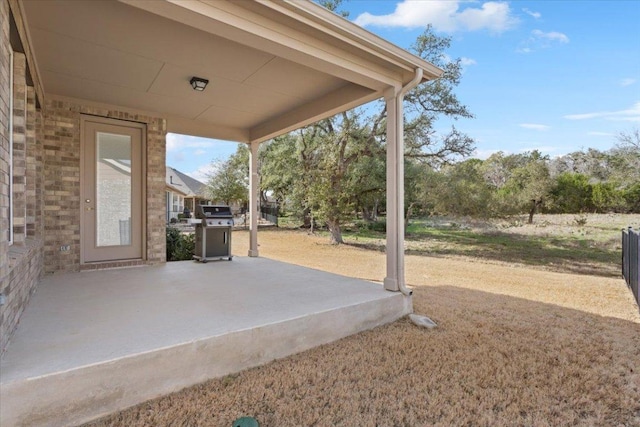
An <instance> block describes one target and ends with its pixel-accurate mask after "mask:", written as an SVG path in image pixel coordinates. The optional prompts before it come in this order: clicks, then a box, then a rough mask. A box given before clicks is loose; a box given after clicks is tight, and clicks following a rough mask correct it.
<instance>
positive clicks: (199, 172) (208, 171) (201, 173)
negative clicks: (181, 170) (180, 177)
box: [186, 162, 216, 183]
mask: <svg viewBox="0 0 640 427" xmlns="http://www.w3.org/2000/svg"><path fill="white" fill-rule="evenodd" d="M215 171H216V164H215V162H212V163H209V164H207V165H204V166H200V167H199V168H198V169H196V170H194V171H192V172H186V174H187V175H189V176H190V177H191V178H193V179H197V180H198V181H200V182H205V183H206V182H207V181H208V180H209V176H211V175H212V174H213V173H214V172H215Z"/></svg>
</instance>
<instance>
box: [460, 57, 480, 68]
mask: <svg viewBox="0 0 640 427" xmlns="http://www.w3.org/2000/svg"><path fill="white" fill-rule="evenodd" d="M460 64H462V65H463V66H465V67H468V66H469V65H476V64H477V62H476V60H475V59H471V58H466V57H464V56H463V57H461V58H460Z"/></svg>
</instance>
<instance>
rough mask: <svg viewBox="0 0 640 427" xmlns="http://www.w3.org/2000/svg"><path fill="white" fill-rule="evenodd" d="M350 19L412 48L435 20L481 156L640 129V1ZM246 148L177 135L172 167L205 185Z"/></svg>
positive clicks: (388, 4) (574, 144) (401, 6)
mask: <svg viewBox="0 0 640 427" xmlns="http://www.w3.org/2000/svg"><path fill="white" fill-rule="evenodd" d="M342 9H344V10H348V11H349V14H350V15H349V19H351V20H352V21H355V22H356V23H358V24H359V25H361V26H363V27H364V28H366V29H367V30H369V31H371V32H373V33H375V34H377V35H379V36H382V37H384V38H385V39H387V40H389V41H391V42H393V43H395V44H397V45H398V46H400V47H403V48H409V47H410V46H411V45H412V43H413V42H414V41H415V39H416V38H417V36H418V35H420V34H421V33H422V32H423V31H424V28H425V27H426V25H427V24H429V23H431V24H432V25H433V27H434V29H435V30H436V32H437V33H438V34H440V35H445V36H449V37H451V38H452V42H451V48H450V49H449V50H448V52H447V54H448V55H449V56H450V57H451V58H462V59H463V63H464V64H465V66H464V75H463V77H462V82H461V84H460V86H458V89H457V91H456V93H457V95H458V98H459V99H460V100H461V102H463V103H464V104H466V105H467V106H468V107H469V109H470V110H471V112H472V113H473V114H474V115H475V116H476V117H475V118H474V119H464V120H459V121H457V122H455V125H456V126H457V127H458V128H459V129H460V130H462V131H464V132H466V133H467V134H469V135H470V136H471V137H472V138H474V139H475V140H476V146H477V151H476V156H477V157H480V158H486V157H487V156H489V155H490V154H491V153H493V152H496V151H504V152H508V153H518V152H523V151H530V150H533V149H538V150H540V151H542V152H543V154H548V155H550V156H552V157H554V156H558V155H562V154H566V153H569V152H572V151H576V150H581V149H586V148H597V149H599V150H607V149H609V148H611V147H612V146H613V145H615V143H616V139H615V135H616V134H617V133H619V132H621V131H630V130H632V129H634V128H638V127H640V1H639V0H627V1H580V0H573V1H509V2H494V1H454V0H449V1H435V0H429V1H383V0H376V1H357V0H351V1H346V2H345V3H344V4H343V5H342ZM449 126H450V122H446V121H443V122H441V123H439V124H438V125H437V130H441V131H443V132H444V131H446V130H447V129H448V128H449ZM235 149H236V144H234V143H228V142H221V141H213V140H205V139H201V138H193V137H184V136H176V135H170V136H169V138H168V147H167V164H169V165H171V166H173V167H175V168H177V169H179V170H181V171H183V172H185V173H188V174H190V175H193V176H194V177H196V178H198V179H204V174H205V173H206V170H207V169H209V165H210V163H211V161H212V160H215V159H225V158H227V157H228V156H229V155H230V154H232V153H233V152H234V151H235Z"/></svg>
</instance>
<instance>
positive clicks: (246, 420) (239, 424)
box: [233, 417, 260, 427]
mask: <svg viewBox="0 0 640 427" xmlns="http://www.w3.org/2000/svg"><path fill="white" fill-rule="evenodd" d="M233 427H260V424H258V421H256V419H255V418H253V417H242V418H238V419H237V420H235V421H234V422H233Z"/></svg>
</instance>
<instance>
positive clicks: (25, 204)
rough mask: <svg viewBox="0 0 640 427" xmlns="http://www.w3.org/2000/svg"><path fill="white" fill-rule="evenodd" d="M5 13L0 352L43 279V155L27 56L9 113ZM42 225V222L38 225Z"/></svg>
mask: <svg viewBox="0 0 640 427" xmlns="http://www.w3.org/2000/svg"><path fill="white" fill-rule="evenodd" d="M9 10H10V8H9V7H8V4H7V1H6V0H0V22H1V23H2V31H1V32H0V49H1V50H0V76H1V79H0V82H1V86H0V116H1V118H2V130H1V133H0V140H1V147H0V153H1V154H2V156H1V160H0V170H1V180H0V182H1V184H2V185H1V197H2V201H1V208H2V215H1V216H0V221H2V235H1V236H0V263H1V267H0V293H1V294H2V295H3V296H4V297H5V303H4V304H3V305H1V306H0V353H1V352H2V351H4V349H5V348H6V346H7V343H8V342H9V339H10V337H11V334H12V333H13V331H14V329H15V327H16V326H17V324H18V320H19V318H20V316H21V314H22V312H23V311H24V309H25V307H26V306H27V304H28V302H29V299H30V297H31V295H32V294H33V293H34V292H35V290H36V286H37V284H38V281H39V280H40V277H41V275H42V269H43V251H42V215H39V216H38V212H37V209H38V208H42V200H41V195H42V181H41V180H38V179H37V175H38V171H41V170H42V168H43V164H42V153H41V150H39V149H38V147H37V144H36V138H35V137H36V124H37V122H38V118H39V116H40V112H38V111H36V99H35V91H34V89H33V88H30V87H28V86H27V83H26V82H27V79H26V72H27V66H26V58H25V55H24V54H22V53H17V52H16V53H14V68H13V77H14V87H13V95H14V100H13V106H14V108H13V110H12V111H9V94H10V90H9V75H10V74H9V71H10V70H9V49H12V46H11V44H10V41H9V37H8V31H9V27H8V22H9V19H8V18H9V13H10V12H9ZM9 114H11V116H12V118H13V134H12V135H13V160H12V162H13V176H12V177H10V175H9V127H8V124H9V120H8V117H9ZM9 180H11V181H12V183H13V193H12V199H13V225H14V227H13V231H14V241H13V244H12V245H11V246H9V244H8V225H9V221H8V216H9ZM38 221H40V223H38Z"/></svg>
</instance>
